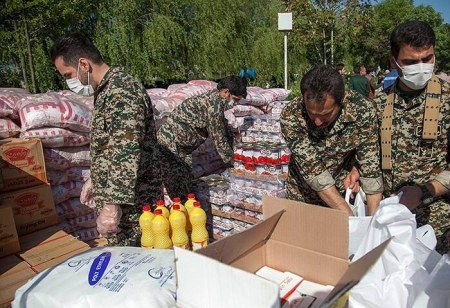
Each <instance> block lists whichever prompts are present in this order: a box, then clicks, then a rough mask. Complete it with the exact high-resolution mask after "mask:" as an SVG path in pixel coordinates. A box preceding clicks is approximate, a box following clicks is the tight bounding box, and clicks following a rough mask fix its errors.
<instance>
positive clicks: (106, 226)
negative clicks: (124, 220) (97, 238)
mask: <svg viewBox="0 0 450 308" xmlns="http://www.w3.org/2000/svg"><path fill="white" fill-rule="evenodd" d="M121 217H122V209H121V208H120V205H118V204H105V205H104V206H103V208H102V210H101V211H100V214H99V215H98V217H97V230H98V232H99V233H100V234H101V235H102V236H107V235H109V234H114V233H117V232H119V231H120V228H119V222H120V218H121Z"/></svg>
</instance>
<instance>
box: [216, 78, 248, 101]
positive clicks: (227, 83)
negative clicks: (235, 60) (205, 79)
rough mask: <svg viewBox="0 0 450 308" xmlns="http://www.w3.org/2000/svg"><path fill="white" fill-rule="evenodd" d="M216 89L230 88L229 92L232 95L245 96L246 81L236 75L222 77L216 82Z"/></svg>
mask: <svg viewBox="0 0 450 308" xmlns="http://www.w3.org/2000/svg"><path fill="white" fill-rule="evenodd" d="M217 89H218V90H219V91H220V90H222V89H228V90H230V93H231V94H232V95H234V96H242V97H244V98H245V97H247V83H246V82H245V80H244V79H243V78H241V77H238V76H227V77H224V78H222V80H220V81H219V83H218V84H217Z"/></svg>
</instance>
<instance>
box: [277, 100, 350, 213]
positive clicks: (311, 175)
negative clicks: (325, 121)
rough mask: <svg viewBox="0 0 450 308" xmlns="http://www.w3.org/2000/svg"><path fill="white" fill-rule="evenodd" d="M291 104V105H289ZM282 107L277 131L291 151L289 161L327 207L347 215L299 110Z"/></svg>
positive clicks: (342, 199) (345, 207) (345, 208)
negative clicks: (279, 128) (295, 166)
mask: <svg viewBox="0 0 450 308" xmlns="http://www.w3.org/2000/svg"><path fill="white" fill-rule="evenodd" d="M291 104H293V103H291ZM291 104H290V105H288V107H287V108H286V107H285V108H284V110H283V112H282V114H281V116H280V123H281V132H282V134H283V136H284V139H285V140H286V143H287V145H288V147H289V149H290V150H291V152H292V155H291V160H293V162H292V163H295V164H296V165H297V166H298V168H297V169H298V170H299V172H300V173H301V175H302V177H303V178H304V179H305V180H306V183H307V184H308V185H309V186H310V187H311V189H313V190H315V191H316V192H318V194H319V196H320V198H321V199H322V200H323V201H324V202H325V203H326V204H327V205H328V206H330V207H332V208H336V209H340V210H344V211H346V212H347V213H351V210H350V207H349V206H348V205H347V203H346V202H345V200H344V198H342V196H341V195H340V194H339V192H338V190H337V189H336V186H335V181H334V179H333V177H332V175H331V174H330V172H329V171H328V170H327V169H326V168H325V166H324V164H323V163H322V160H321V157H319V155H318V153H317V150H316V149H315V147H314V145H313V144H312V143H311V141H310V140H309V137H308V133H307V128H306V123H305V122H304V120H303V117H302V116H301V113H300V110H299V109H295V108H289V106H291V107H292V105H291Z"/></svg>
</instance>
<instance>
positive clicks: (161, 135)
mask: <svg viewBox="0 0 450 308" xmlns="http://www.w3.org/2000/svg"><path fill="white" fill-rule="evenodd" d="M246 96H247V89H246V85H245V83H244V81H243V80H242V79H241V78H239V77H237V76H228V77H225V78H223V79H222V80H221V81H220V82H219V83H218V85H217V90H213V91H209V92H207V93H204V94H201V95H198V96H195V97H192V98H189V99H187V100H185V101H183V102H182V103H181V104H180V105H179V106H178V107H177V108H175V109H174V110H173V111H172V113H171V114H170V115H169V118H168V119H167V121H166V122H165V123H164V124H163V125H162V127H161V129H160V130H159V131H158V134H157V136H158V144H159V146H160V151H161V165H162V174H163V182H164V186H165V187H166V190H167V193H168V194H169V195H170V196H171V197H180V198H181V199H182V201H183V202H184V201H185V200H186V196H187V194H188V193H190V192H191V191H192V156H191V155H190V154H191V153H192V152H193V151H194V150H195V149H197V148H198V147H199V146H200V145H201V144H202V143H203V142H205V140H206V138H208V137H210V138H211V139H212V141H213V143H214V146H215V148H216V150H217V152H218V153H219V155H220V157H221V158H222V160H223V161H224V162H225V163H227V162H230V161H231V160H232V158H233V140H234V136H233V132H232V131H231V129H230V127H229V126H228V123H227V120H226V119H225V115H224V112H225V111H226V110H228V109H230V108H232V106H233V104H234V102H237V101H239V100H240V99H241V98H243V97H246Z"/></svg>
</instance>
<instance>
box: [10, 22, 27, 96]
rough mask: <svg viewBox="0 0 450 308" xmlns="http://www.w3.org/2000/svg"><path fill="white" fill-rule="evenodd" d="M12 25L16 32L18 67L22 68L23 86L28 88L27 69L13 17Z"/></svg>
mask: <svg viewBox="0 0 450 308" xmlns="http://www.w3.org/2000/svg"><path fill="white" fill-rule="evenodd" d="M13 25H14V32H16V33H17V47H18V48H17V49H18V51H19V52H18V54H19V59H20V68H21V69H22V78H23V86H24V87H25V88H26V89H28V77H27V69H26V65H25V57H24V55H23V53H22V42H21V39H20V33H19V31H18V28H17V21H16V20H15V19H14V20H13Z"/></svg>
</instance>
